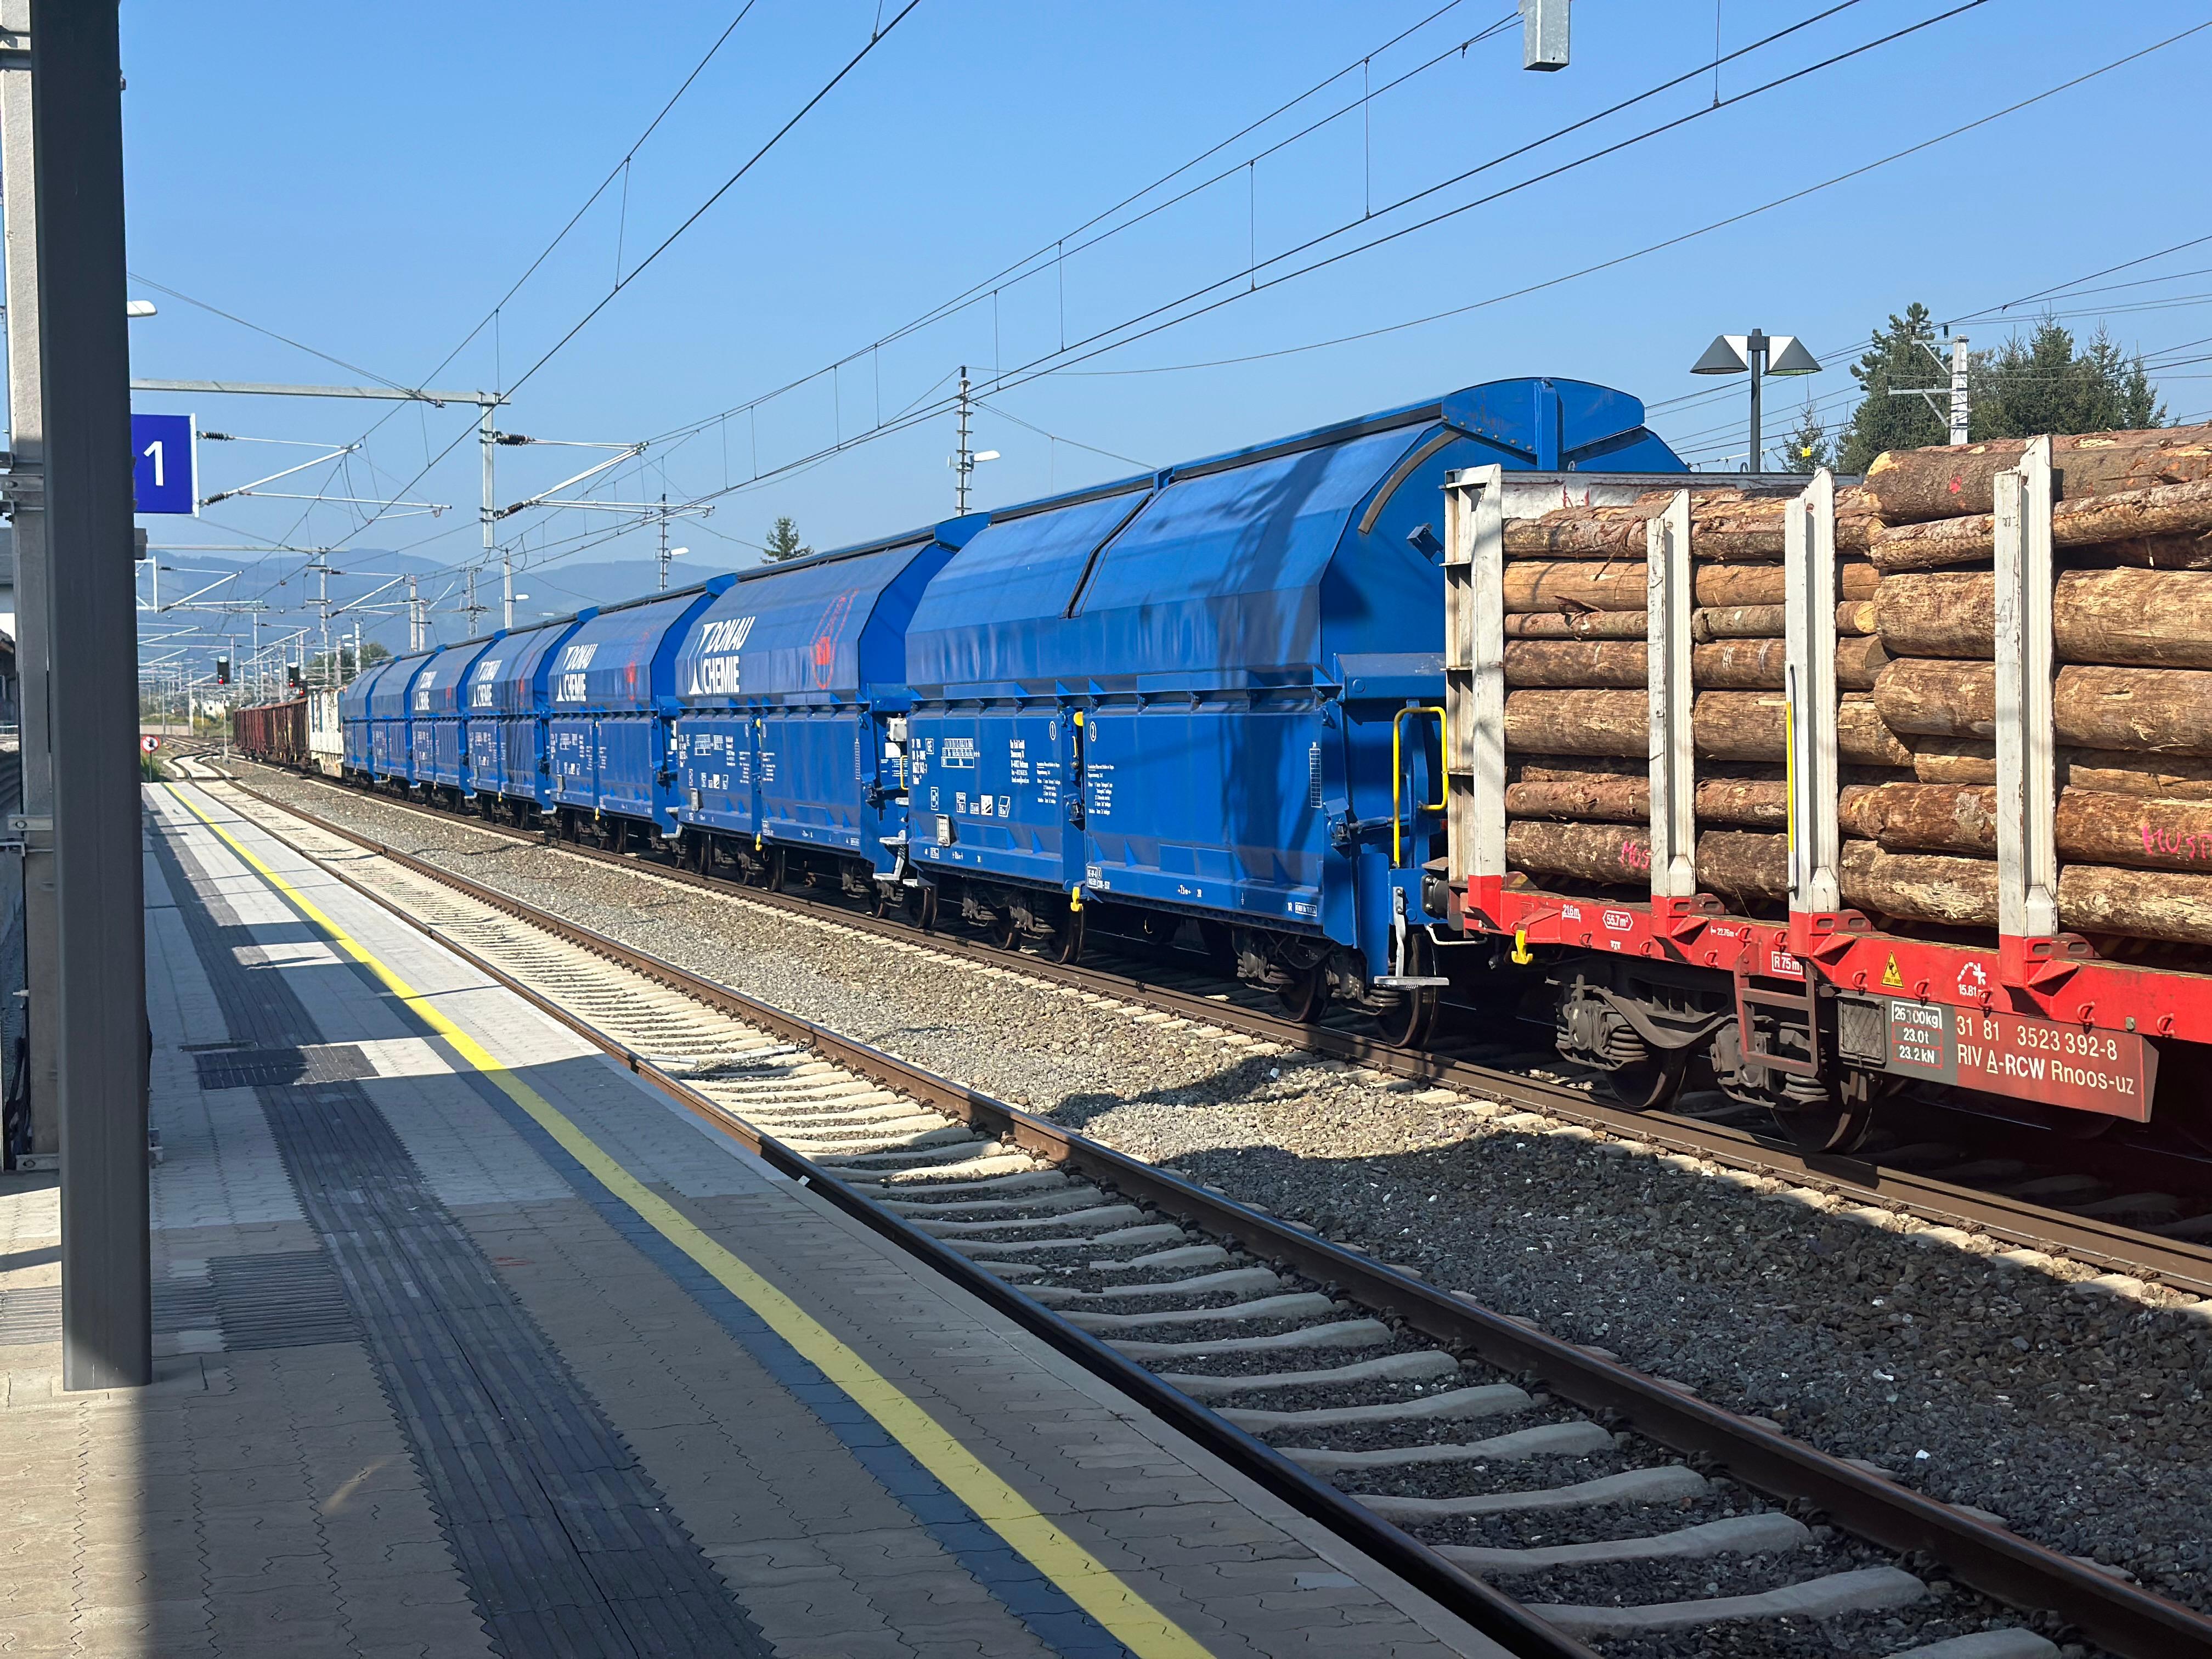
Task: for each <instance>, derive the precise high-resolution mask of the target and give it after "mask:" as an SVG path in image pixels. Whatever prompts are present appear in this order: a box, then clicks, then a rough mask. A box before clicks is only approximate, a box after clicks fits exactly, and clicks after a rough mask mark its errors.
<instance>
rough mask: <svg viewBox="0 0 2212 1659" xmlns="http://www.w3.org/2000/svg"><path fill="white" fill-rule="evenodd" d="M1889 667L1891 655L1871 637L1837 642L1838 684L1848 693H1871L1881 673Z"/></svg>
mask: <svg viewBox="0 0 2212 1659" xmlns="http://www.w3.org/2000/svg"><path fill="white" fill-rule="evenodd" d="M1888 665H1889V653H1888V652H1887V651H1886V650H1884V649H1883V648H1882V643H1881V641H1880V640H1879V639H1876V638H1875V637H1874V636H1873V635H1864V636H1860V637H1851V638H1846V639H1840V640H1838V641H1836V684H1837V685H1838V687H1840V688H1841V689H1843V690H1846V691H1871V690H1874V684H1875V680H1876V679H1877V678H1879V677H1880V676H1881V671H1882V670H1883V669H1885V668H1887V666H1888Z"/></svg>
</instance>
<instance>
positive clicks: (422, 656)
mask: <svg viewBox="0 0 2212 1659" xmlns="http://www.w3.org/2000/svg"><path fill="white" fill-rule="evenodd" d="M434 654H435V653H432V652H428V651H416V652H411V653H409V654H408V655H406V656H404V657H394V658H393V659H392V660H391V661H390V662H388V663H386V665H384V671H383V672H382V673H380V674H379V675H378V676H377V677H376V683H375V684H374V685H372V686H370V687H369V689H368V755H369V765H368V769H369V775H370V776H371V777H373V778H374V779H376V780H378V781H396V782H398V783H400V784H402V785H411V784H413V783H414V781H415V743H414V735H413V733H412V732H411V731H410V729H409V726H410V720H411V718H412V713H413V708H414V692H415V677H416V675H417V674H419V673H421V672H422V669H423V667H424V665H427V664H428V662H429V660H430V659H431V657H432V655H434Z"/></svg>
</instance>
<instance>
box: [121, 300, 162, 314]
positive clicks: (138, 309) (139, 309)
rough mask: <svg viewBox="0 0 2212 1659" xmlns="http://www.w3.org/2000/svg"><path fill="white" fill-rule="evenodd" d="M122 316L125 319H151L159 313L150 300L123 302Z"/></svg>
mask: <svg viewBox="0 0 2212 1659" xmlns="http://www.w3.org/2000/svg"><path fill="white" fill-rule="evenodd" d="M123 314H124V315H125V317H153V316H158V315H159V314H160V313H159V310H158V308H157V307H155V304H154V302H153V301H151V300H125V301H124V302H123Z"/></svg>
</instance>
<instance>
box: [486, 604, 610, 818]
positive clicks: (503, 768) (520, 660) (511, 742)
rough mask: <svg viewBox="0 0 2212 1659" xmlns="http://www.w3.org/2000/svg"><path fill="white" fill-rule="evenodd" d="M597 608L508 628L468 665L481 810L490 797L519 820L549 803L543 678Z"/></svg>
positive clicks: (550, 786) (534, 814) (532, 815)
mask: <svg viewBox="0 0 2212 1659" xmlns="http://www.w3.org/2000/svg"><path fill="white" fill-rule="evenodd" d="M598 615H599V612H598V611H596V610H589V611H580V612H578V613H577V614H576V615H575V616H573V617H562V618H561V619H560V620H559V621H557V622H550V623H546V624H545V625H544V627H542V628H532V629H525V630H522V631H520V632H516V633H513V634H509V635H507V636H506V637H505V638H503V639H502V640H501V641H500V642H499V647H498V649H497V650H495V651H487V652H485V653H483V655H482V656H480V657H478V658H477V660H476V665H475V666H474V667H472V668H471V670H470V671H469V694H468V736H469V780H470V783H471V787H473V788H474V789H475V790H476V793H477V797H478V798H479V799H482V800H483V802H484V804H485V810H486V811H490V810H492V807H493V804H494V803H495V802H496V804H497V805H498V806H499V807H501V808H502V809H503V810H504V811H505V812H506V815H507V817H508V818H510V819H511V820H512V821H513V822H514V823H518V824H519V823H527V822H529V821H531V820H532V819H533V818H535V817H537V815H538V813H539V812H541V811H544V810H545V809H546V808H547V807H549V806H550V805H552V804H553V775H552V771H551V769H550V767H549V765H548V764H547V762H546V756H545V722H546V696H547V686H546V680H547V678H548V676H549V675H550V673H551V671H552V665H553V661H554V659H555V658H556V655H557V654H558V653H559V651H560V647H562V646H563V645H565V644H566V643H567V642H568V639H569V636H570V635H573V634H574V633H575V631H576V630H577V629H579V628H580V627H582V626H583V625H584V624H585V623H587V622H589V621H590V620H591V619H592V617H596V616H598Z"/></svg>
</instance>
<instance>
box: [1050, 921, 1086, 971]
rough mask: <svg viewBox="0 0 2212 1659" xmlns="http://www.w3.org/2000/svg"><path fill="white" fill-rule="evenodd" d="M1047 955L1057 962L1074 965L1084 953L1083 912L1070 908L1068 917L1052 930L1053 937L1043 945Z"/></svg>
mask: <svg viewBox="0 0 2212 1659" xmlns="http://www.w3.org/2000/svg"><path fill="white" fill-rule="evenodd" d="M1043 954H1044V955H1045V957H1047V958H1048V959H1049V960H1051V961H1053V962H1057V963H1065V964H1068V965H1073V963H1076V962H1077V961H1079V959H1080V958H1081V957H1082V955H1083V912H1082V911H1080V910H1076V909H1070V910H1069V911H1068V913H1067V919H1066V921H1062V922H1061V923H1060V926H1059V927H1055V928H1054V929H1053V930H1052V938H1051V939H1049V940H1048V941H1047V942H1046V944H1045V945H1044V947H1043Z"/></svg>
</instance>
